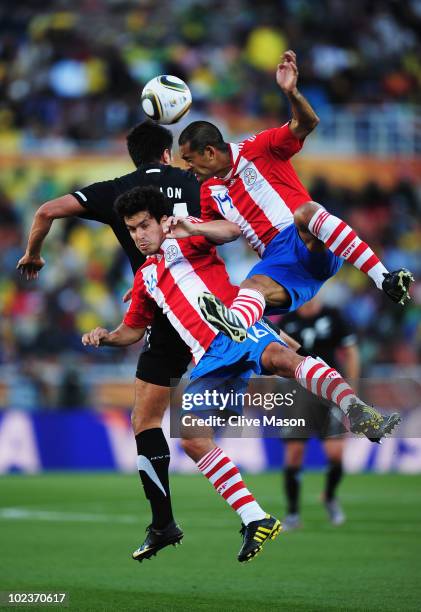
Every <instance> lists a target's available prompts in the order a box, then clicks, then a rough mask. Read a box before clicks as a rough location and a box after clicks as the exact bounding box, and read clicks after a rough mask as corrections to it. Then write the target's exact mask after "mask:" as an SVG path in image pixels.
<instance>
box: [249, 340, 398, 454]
mask: <svg viewBox="0 0 421 612" xmlns="http://www.w3.org/2000/svg"><path fill="white" fill-rule="evenodd" d="M261 362H262V365H263V367H264V368H265V369H266V370H267V371H269V372H272V373H273V374H276V375H277V376H283V377H286V378H295V380H296V381H297V382H298V383H299V384H300V385H301V386H302V387H304V389H306V390H307V391H310V393H313V394H314V395H317V396H318V397H321V398H323V399H325V400H327V401H329V402H333V403H334V404H336V405H337V406H338V407H339V408H340V409H341V410H342V412H343V413H344V414H345V415H347V416H348V418H349V422H350V430H351V431H352V432H353V433H355V434H364V435H365V436H367V438H369V439H370V440H371V441H372V442H379V441H380V439H381V438H383V437H384V436H385V435H386V434H389V433H391V431H392V430H393V428H394V427H395V426H396V425H397V424H398V423H399V422H400V417H399V415H398V414H397V413H394V414H392V415H390V416H388V417H385V416H382V415H381V414H380V413H379V412H378V411H377V410H375V409H374V408H371V407H370V406H367V405H366V404H365V403H364V402H363V401H362V400H360V399H359V398H358V397H357V395H356V393H355V391H354V390H353V389H352V388H351V387H350V386H349V384H348V383H347V382H346V380H344V379H343V378H342V376H341V375H340V374H339V372H337V370H335V369H334V368H331V367H330V366H329V365H327V364H326V363H325V362H324V361H321V360H320V361H319V360H317V359H314V357H304V358H303V357H301V356H300V355H297V353H295V352H294V351H292V350H291V349H289V348H287V347H285V346H283V345H281V344H280V343H278V342H272V343H271V344H269V345H268V346H267V347H266V349H265V351H264V352H263V355H262V358H261Z"/></svg>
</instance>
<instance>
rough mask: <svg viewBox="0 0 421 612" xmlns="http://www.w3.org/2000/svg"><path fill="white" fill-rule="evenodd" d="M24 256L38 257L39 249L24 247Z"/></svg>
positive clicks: (39, 255)
mask: <svg viewBox="0 0 421 612" xmlns="http://www.w3.org/2000/svg"><path fill="white" fill-rule="evenodd" d="M25 257H32V258H37V259H38V258H40V257H41V251H39V250H35V249H29V248H28V249H26V251H25Z"/></svg>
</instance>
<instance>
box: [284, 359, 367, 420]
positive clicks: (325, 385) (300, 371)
mask: <svg viewBox="0 0 421 612" xmlns="http://www.w3.org/2000/svg"><path fill="white" fill-rule="evenodd" d="M295 379H296V381H297V382H298V383H299V384H300V385H301V386H302V387H304V389H306V390H307V391H310V393H314V395H317V396H319V397H323V398H324V399H326V400H328V401H329V402H333V403H334V404H336V405H337V406H339V408H340V409H341V410H342V412H343V413H344V414H347V413H348V408H349V406H350V404H351V403H352V402H355V400H356V399H358V398H357V396H356V394H355V391H354V390H353V389H352V388H351V387H350V386H349V385H348V383H347V382H346V380H344V379H343V378H342V376H341V375H340V374H339V372H337V371H336V370H335V369H334V368H331V367H329V366H328V365H327V364H326V363H325V362H324V361H319V360H317V359H314V357H306V358H305V359H303V361H302V362H301V363H300V364H298V366H297V368H296V370H295ZM361 403H363V402H361Z"/></svg>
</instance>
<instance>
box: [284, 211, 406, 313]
mask: <svg viewBox="0 0 421 612" xmlns="http://www.w3.org/2000/svg"><path fill="white" fill-rule="evenodd" d="M294 222H295V224H296V226H297V228H298V230H299V232H300V235H301V233H303V234H304V238H305V236H306V234H308V232H310V234H312V235H313V236H314V237H315V238H317V239H318V240H319V241H320V242H322V243H323V244H324V245H325V246H326V247H327V248H328V249H329V250H330V251H332V253H334V254H335V255H336V256H337V257H341V258H342V259H345V261H347V262H348V263H350V264H352V265H353V266H355V267H356V268H358V270H361V272H364V273H365V274H367V275H368V276H369V277H370V278H371V279H372V280H373V281H374V283H375V284H376V286H377V288H378V289H383V291H384V292H385V293H386V294H387V295H388V296H389V297H390V298H391V299H392V300H393V301H394V302H397V303H399V304H402V305H404V304H405V303H406V302H407V301H408V300H409V299H410V297H409V285H410V283H411V282H412V281H413V280H414V279H413V276H412V274H411V273H410V272H409V271H408V270H405V269H404V268H402V269H400V270H396V271H394V272H389V271H388V270H387V269H386V268H385V267H384V265H383V264H382V262H381V261H380V259H379V258H378V257H377V255H376V254H375V253H374V251H372V249H371V248H370V247H369V246H368V244H367V243H366V242H364V241H363V240H361V238H359V237H358V236H357V234H356V233H355V232H354V230H353V229H352V228H351V227H350V226H349V225H348V224H347V223H345V221H343V220H342V219H339V218H338V217H335V216H334V215H331V214H330V213H329V212H328V211H327V210H326V209H325V208H323V206H320V204H317V203H316V202H307V203H306V204H303V206H300V207H299V208H298V209H297V210H296V211H295V213H294Z"/></svg>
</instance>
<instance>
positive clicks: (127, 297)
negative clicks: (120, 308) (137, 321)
mask: <svg viewBox="0 0 421 612" xmlns="http://www.w3.org/2000/svg"><path fill="white" fill-rule="evenodd" d="M132 293H133V287H130V289H128V290H127V291H126V293H125V294H124V295H123V302H124V303H125V302H130V300H131V299H132Z"/></svg>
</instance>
